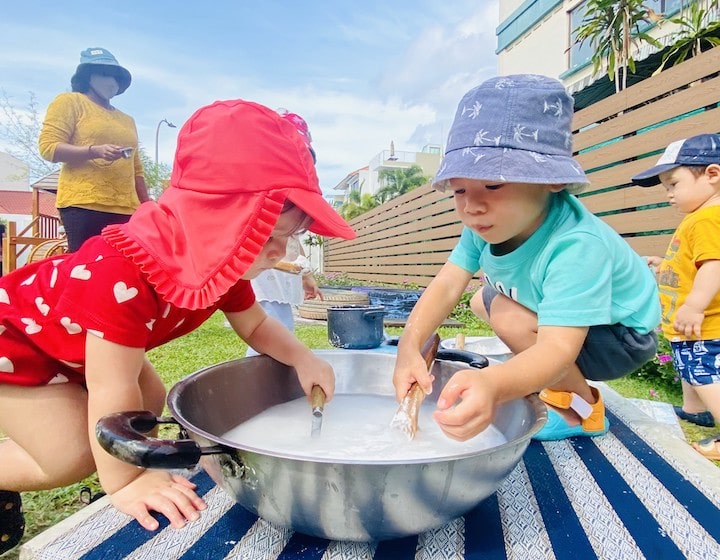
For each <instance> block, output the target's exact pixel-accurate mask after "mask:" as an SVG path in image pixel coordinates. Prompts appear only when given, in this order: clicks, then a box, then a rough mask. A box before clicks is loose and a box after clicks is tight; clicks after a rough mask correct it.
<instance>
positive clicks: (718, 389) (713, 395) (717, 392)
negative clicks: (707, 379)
mask: <svg viewBox="0 0 720 560" xmlns="http://www.w3.org/2000/svg"><path fill="white" fill-rule="evenodd" d="M692 389H694V392H695V394H696V395H697V397H698V400H699V401H700V403H701V404H700V407H701V409H702V410H709V411H710V413H711V414H712V415H713V417H715V418H720V383H710V384H709V385H695V386H692ZM683 396H684V393H683Z"/></svg>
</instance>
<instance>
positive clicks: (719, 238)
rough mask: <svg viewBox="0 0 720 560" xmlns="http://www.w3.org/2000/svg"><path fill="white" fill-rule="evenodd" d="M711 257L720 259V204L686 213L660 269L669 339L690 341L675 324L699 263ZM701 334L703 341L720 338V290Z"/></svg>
mask: <svg viewBox="0 0 720 560" xmlns="http://www.w3.org/2000/svg"><path fill="white" fill-rule="evenodd" d="M709 260H720V206H709V207H707V208H701V209H700V210H696V211H695V212H692V213H691V214H688V215H687V216H685V218H684V219H683V221H682V222H680V225H679V226H678V228H677V230H676V231H675V234H674V235H673V238H672V240H671V241H670V245H669V246H668V249H667V252H666V253H665V258H664V259H663V261H662V263H661V264H660V267H659V268H658V288H659V292H660V303H661V305H662V311H663V313H662V330H663V334H664V335H665V338H667V339H668V340H671V341H679V340H687V337H685V336H684V335H681V334H680V333H678V332H675V329H673V326H672V325H673V322H674V321H675V315H676V314H677V310H678V308H679V307H680V306H681V305H682V304H683V303H684V302H685V299H686V298H687V296H688V294H689V293H690V290H691V289H692V286H693V282H694V281H695V275H696V274H697V267H698V265H699V264H700V263H702V262H704V261H709ZM700 336H701V338H702V339H703V340H711V339H715V338H720V292H718V293H717V294H715V297H714V298H713V300H712V301H711V302H710V305H708V307H707V309H706V310H705V319H704V320H703V324H702V327H701V335H700Z"/></svg>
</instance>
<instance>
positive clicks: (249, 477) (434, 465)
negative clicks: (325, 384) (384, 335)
mask: <svg viewBox="0 0 720 560" xmlns="http://www.w3.org/2000/svg"><path fill="white" fill-rule="evenodd" d="M316 353H317V354H318V355H321V356H322V357H323V358H324V359H326V360H328V361H329V362H330V363H331V364H332V365H333V368H334V370H335V374H336V379H337V381H336V393H337V394H358V393H362V394H374V395H392V394H393V386H392V372H393V368H394V364H395V356H394V355H392V354H385V353H380V352H367V351H365V352H364V351H353V350H328V351H317V352H316ZM467 367H468V366H467V365H465V364H462V363H459V362H454V361H444V360H436V362H435V364H434V366H433V370H432V373H433V374H434V375H435V384H436V386H435V388H434V391H433V394H432V395H431V396H430V397H428V399H432V398H434V397H435V398H436V397H437V395H438V394H439V392H440V388H441V387H442V386H443V385H444V384H445V383H446V382H447V380H448V379H449V378H450V376H451V375H452V374H453V373H454V372H456V371H458V370H460V369H464V368H467ZM302 395H303V393H302V390H301V388H300V385H299V383H298V381H297V377H296V375H295V372H294V370H293V369H292V368H289V367H287V366H284V365H282V364H279V363H278V362H276V361H274V360H272V359H271V358H268V357H267V356H255V357H251V358H244V359H239V360H233V361H230V362H225V363H221V364H218V365H215V366H212V367H208V368H206V369H203V370H200V371H198V372H196V373H194V374H192V375H190V376H188V377H187V378H185V379H184V380H182V381H180V382H179V383H177V384H176V385H175V386H174V387H173V388H172V389H171V390H170V393H169V395H168V405H169V408H170V410H171V411H172V414H173V417H174V418H175V420H176V421H177V422H178V423H179V424H180V425H182V426H183V427H184V428H185V429H186V430H187V431H188V433H189V434H190V437H191V438H192V439H193V440H194V441H195V442H196V443H197V444H199V445H200V446H201V447H202V448H204V449H206V450H207V451H206V452H207V453H209V454H208V455H203V457H202V458H201V459H200V462H201V464H202V466H203V467H204V468H205V470H206V471H207V472H208V473H209V475H210V476H211V477H212V479H213V480H214V481H215V482H216V483H217V484H218V485H219V486H222V487H223V488H224V489H225V491H226V492H227V493H228V494H229V495H230V496H232V497H233V498H234V499H235V500H237V502H238V503H240V504H241V505H242V506H244V507H245V508H246V509H248V510H250V511H251V512H253V513H255V514H257V515H258V516H260V517H262V518H264V519H266V520H268V521H270V522H272V523H275V524H277V525H281V526H286V527H290V528H292V529H294V530H296V531H299V532H302V533H306V534H310V535H315V536H319V537H324V538H328V539H334V540H351V541H372V540H382V539H390V538H397V537H403V536H407V535H412V534H417V533H420V532H423V531H425V530H428V529H431V528H435V527H439V526H441V525H443V524H445V523H446V522H447V521H449V520H451V519H454V518H456V517H458V516H460V515H462V514H464V513H465V512H467V511H468V510H470V509H472V508H473V507H474V506H475V505H477V504H478V503H479V502H480V501H482V500H483V499H485V498H486V497H488V496H490V495H491V494H493V493H494V492H495V490H496V489H497V488H498V486H499V485H500V483H501V481H502V480H503V479H504V478H505V476H506V475H507V474H509V473H510V471H511V470H512V469H513V468H514V467H515V466H516V465H517V463H518V462H519V460H520V458H521V456H522V454H523V452H524V451H525V449H526V448H527V446H528V444H529V441H530V437H531V436H532V434H534V433H535V432H536V431H537V430H539V429H540V428H541V427H542V425H543V424H544V423H545V420H546V412H545V406H544V405H542V403H541V402H540V401H539V399H538V398H537V397H536V396H530V397H527V398H525V399H519V400H515V401H511V402H508V403H505V404H503V405H501V406H500V407H499V408H498V410H497V415H496V418H495V421H494V424H495V426H496V427H497V428H498V429H499V430H500V431H501V432H502V433H503V434H504V435H505V437H506V438H507V440H508V442H507V443H505V444H503V445H500V446H498V447H494V448H490V449H487V450H484V451H481V452H478V453H474V454H471V455H458V456H454V457H450V458H442V459H440V460H427V461H414V462H409V461H391V462H382V461H368V460H363V459H362V458H358V459H357V460H352V461H333V462H330V461H322V460H308V459H307V457H302V458H299V457H294V456H293V455H292V454H284V453H267V452H265V451H262V450H258V449H252V448H246V449H240V448H238V447H237V446H236V444H235V443H233V442H230V441H227V440H225V439H223V437H221V435H219V434H224V433H226V432H227V431H229V430H230V429H232V428H234V427H235V426H237V425H238V424H240V423H241V422H243V421H245V420H247V419H248V418H251V417H252V416H254V415H256V414H259V413H260V412H262V411H264V410H266V409H267V408H269V407H271V406H274V405H277V404H281V403H284V402H287V401H290V400H293V399H296V398H298V397H301V396H302ZM329 406H330V405H329ZM388 429H389V428H388ZM100 431H102V430H99V432H100ZM99 437H100V439H101V442H102V441H103V439H106V440H107V439H108V437H107V434H104V436H103V435H102V434H100V433H99ZM185 443H188V442H185ZM104 446H105V447H106V449H109V450H110V451H111V452H112V453H113V454H115V455H116V456H119V457H121V458H125V459H126V460H130V461H131V462H134V463H135V464H144V465H147V464H151V463H152V461H151V460H147V461H146V460H145V459H143V460H142V461H138V460H137V458H136V459H135V460H131V459H128V457H127V455H128V454H129V453H130V452H132V451H133V449H130V450H128V449H123V448H122V446H118V442H111V443H108V442H107V441H106V442H105V444H104ZM133 446H134V444H131V445H130V447H131V448H132V447H133ZM161 447H163V448H165V447H167V446H166V445H164V444H163V445H162V446H161ZM135 451H136V450H135ZM166 452H167V450H165V451H163V453H166ZM168 464H172V462H169V463H168Z"/></svg>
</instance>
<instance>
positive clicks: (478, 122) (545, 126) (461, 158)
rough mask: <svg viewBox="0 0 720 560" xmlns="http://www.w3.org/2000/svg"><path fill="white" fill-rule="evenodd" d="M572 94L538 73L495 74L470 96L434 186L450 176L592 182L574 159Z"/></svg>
mask: <svg viewBox="0 0 720 560" xmlns="http://www.w3.org/2000/svg"><path fill="white" fill-rule="evenodd" d="M572 116H573V98H572V97H571V96H570V95H569V94H568V93H567V91H565V87H564V86H563V84H562V83H561V82H560V81H558V80H555V79H553V78H548V77H546V76H540V75H536V74H517V75H512V76H498V77H495V78H491V79H489V80H487V81H485V82H483V83H482V84H480V85H479V86H477V87H475V88H473V89H471V90H470V91H469V92H467V93H466V94H465V96H464V97H463V98H462V100H461V101H460V104H459V105H458V109H457V113H456V114H455V120H454V121H453V124H452V127H451V128H450V133H449V134H448V140H447V147H446V150H445V156H444V157H443V160H442V162H441V163H440V168H439V169H438V171H437V174H436V175H435V179H434V180H433V187H435V188H436V189H438V190H441V191H443V190H445V188H446V187H447V186H448V180H449V179H459V178H463V179H480V180H483V181H497V182H501V183H537V184H564V185H566V187H565V188H566V190H568V191H570V192H572V193H577V192H580V191H581V190H582V189H584V188H585V187H586V186H587V185H588V184H589V181H588V179H587V177H586V176H585V173H584V171H583V170H582V167H580V164H579V163H578V162H577V161H575V160H574V159H573V157H572V127H571V122H572Z"/></svg>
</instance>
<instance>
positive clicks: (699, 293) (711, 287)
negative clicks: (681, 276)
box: [673, 260, 720, 338]
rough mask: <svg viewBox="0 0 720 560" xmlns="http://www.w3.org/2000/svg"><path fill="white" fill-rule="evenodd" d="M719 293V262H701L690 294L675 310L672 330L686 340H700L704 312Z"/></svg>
mask: <svg viewBox="0 0 720 560" xmlns="http://www.w3.org/2000/svg"><path fill="white" fill-rule="evenodd" d="M719 291H720V260H713V261H705V262H703V263H702V264H701V265H700V266H699V268H698V271H697V274H696V275H695V280H694V282H693V286H692V289H691V290H690V293H689V294H688V296H687V298H686V299H685V302H684V303H683V304H682V305H681V306H680V307H679V308H678V310H677V314H676V315H675V322H674V323H673V328H674V329H675V330H676V331H677V332H679V333H680V334H683V335H685V336H686V337H688V338H689V337H693V336H694V337H696V338H700V336H701V328H702V322H703V319H704V318H705V310H706V309H707V306H708V305H710V302H711V301H712V299H713V298H714V297H715V296H716V295H717V293H718V292H719Z"/></svg>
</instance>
